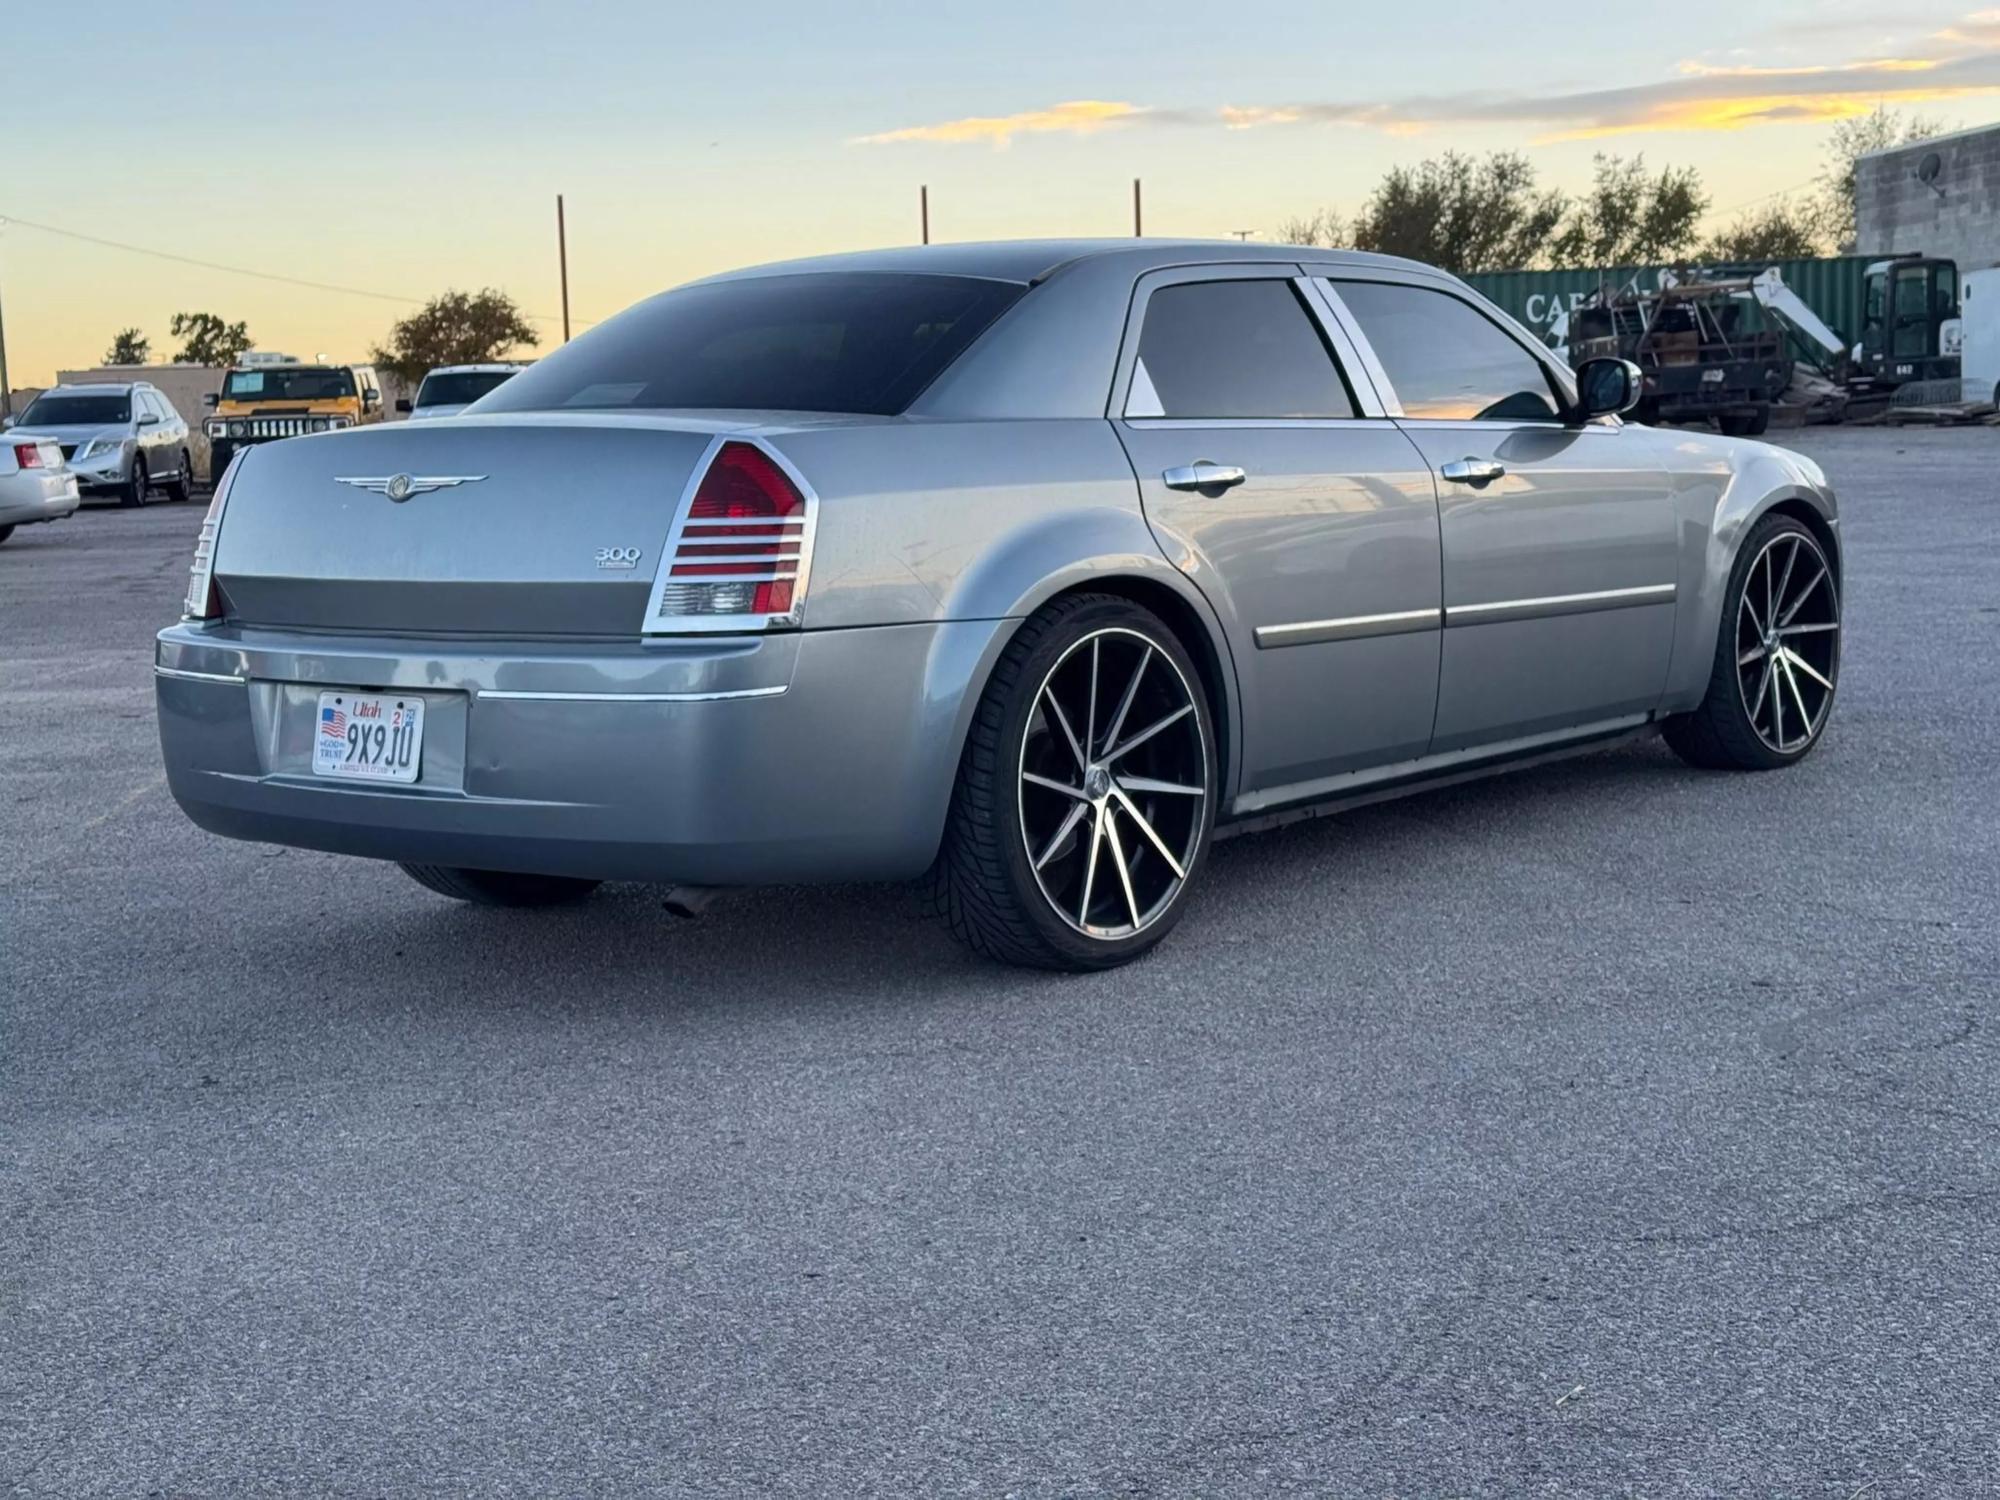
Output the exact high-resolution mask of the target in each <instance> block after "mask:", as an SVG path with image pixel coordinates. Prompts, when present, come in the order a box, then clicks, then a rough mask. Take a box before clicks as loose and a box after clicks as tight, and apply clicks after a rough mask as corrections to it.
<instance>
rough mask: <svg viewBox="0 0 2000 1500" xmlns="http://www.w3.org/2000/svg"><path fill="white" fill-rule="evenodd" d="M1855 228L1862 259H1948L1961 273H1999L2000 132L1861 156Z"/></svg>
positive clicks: (1969, 133)
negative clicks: (1897, 255) (1896, 256)
mask: <svg viewBox="0 0 2000 1500" xmlns="http://www.w3.org/2000/svg"><path fill="white" fill-rule="evenodd" d="M1854 226H1855V249H1856V250H1857V251H1858V252H1859V253H1860V254H1863V255H1888V254H1892V253H1908V252H1915V253H1917V254H1920V255H1934V256H1942V257H1945V258H1948V259H1951V260H1955V261H1957V262H1958V268H1959V270H1960V271H1961V272H1965V271H1978V270H1984V269H1986V268H1987V267H1989V266H2000V125H1982V126H1980V127H1978V128H1977V129H1974V130H1961V131H1959V132H1958V133H1957V134H1956V135H1946V136H1938V137H1936V138H1934V139H1932V140H1928V141H1919V142H1917V143H1916V144H1915V145H1913V146H1894V147H1891V148H1890V149H1889V150H1887V151H1875V152H1871V153H1870V154H1869V155H1867V156H1864V157H1861V158H1860V159H1859V160H1858V161H1857V162H1856V163H1855V169H1854Z"/></svg>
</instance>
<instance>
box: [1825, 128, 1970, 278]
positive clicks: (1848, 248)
mask: <svg viewBox="0 0 2000 1500" xmlns="http://www.w3.org/2000/svg"><path fill="white" fill-rule="evenodd" d="M1947 129H1949V127H1948V126H1947V125H1946V124H1945V123H1944V122H1943V121H1942V120H1934V119H1931V118H1930V117H1928V116H1926V115H1903V114H1900V113H1898V112H1897V111H1895V110H1892V109H1890V108H1888V107H1887V106H1886V105H1880V104H1878V105H1877V106H1876V107H1875V108H1874V109H1873V110H1871V111H1870V112H1869V113H1867V114H1865V115H1856V116H1855V117H1854V118H1853V119H1851V120H1842V121H1840V122H1839V123H1838V124H1836V125H1835V126H1834V127H1833V130H1832V131H1831V132H1830V133H1829V134H1828V136H1827V138H1826V170H1825V171H1824V172H1821V173H1820V176H1819V184H1820V203H1821V218H1822V222H1823V224H1824V229H1825V238H1826V239H1827V240H1828V241H1829V242H1830V243H1831V244H1832V245H1833V246H1834V247H1835V248H1836V249H1838V250H1839V251H1840V252H1841V253H1842V254H1847V253H1850V252H1852V251H1853V249H1854V180H1855V171H1854V163H1855V162H1856V161H1857V160H1858V159H1859V158H1861V157H1863V156H1866V155H1867V154H1868V153H1869V152H1871V151H1886V150H1888V149H1889V148H1890V147H1891V146H1913V145H1915V144H1916V143H1917V142H1918V141H1927V140H1929V139H1930V138H1931V137H1932V136H1938V135H1943V134H1944V133H1945V131H1946V130H1947Z"/></svg>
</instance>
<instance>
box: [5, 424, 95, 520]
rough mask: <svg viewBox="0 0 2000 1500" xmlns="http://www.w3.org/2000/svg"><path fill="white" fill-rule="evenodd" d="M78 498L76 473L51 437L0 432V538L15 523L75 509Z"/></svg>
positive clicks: (56, 517)
mask: <svg viewBox="0 0 2000 1500" xmlns="http://www.w3.org/2000/svg"><path fill="white" fill-rule="evenodd" d="M78 498H79V497H78V494H77V488H76V475H74V474H72V473H71V472H70V470H69V466H68V465H67V464H66V463H64V462H63V455H62V446H61V444H59V443H58V442H57V441H56V440H55V439H54V438H52V437H42V436H40V435H38V434H35V433H30V432H22V431H18V430H14V429H9V430H8V431H6V432H0V542H4V541H6V540H7V538H8V537H10V536H12V535H13V534H14V528H15V527H16V526H28V525H32V524H33V523H34V522H36V521H59V520H61V519H62V518H63V517H64V516H67V515H69V514H71V513H72V512H74V511H75V510H76V507H77V500H78Z"/></svg>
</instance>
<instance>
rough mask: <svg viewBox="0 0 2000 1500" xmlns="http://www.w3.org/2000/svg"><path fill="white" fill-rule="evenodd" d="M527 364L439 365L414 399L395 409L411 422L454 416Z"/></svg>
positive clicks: (427, 377) (523, 368)
mask: <svg viewBox="0 0 2000 1500" xmlns="http://www.w3.org/2000/svg"><path fill="white" fill-rule="evenodd" d="M526 368H527V366H526V365H517V364H492V365H439V366H438V367H437V368H436V369H435V370H433V371H431V372H430V374H428V375H426V376H425V377H424V383H423V384H422V385H420V386H418V387H417V399H416V400H415V401H414V402H411V401H407V400H404V401H398V402H397V403H396V410H397V411H400V412H405V413H407V414H408V415H409V418H410V420H411V421H412V422H414V421H417V420H419V419H421V418H425V417H455V416H457V415H458V414H459V413H460V412H462V411H464V410H465V409H466V407H468V406H470V405H471V404H472V403H473V402H475V401H477V400H478V399H479V398H480V397H481V396H483V395H485V394H486V393H487V392H488V391H490V390H493V389H494V388H496V387H498V386H502V385H505V384H506V383H507V382H508V381H509V380H511V379H512V378H513V377H514V376H515V375H516V374H518V373H519V372H520V371H522V370H525V369H526Z"/></svg>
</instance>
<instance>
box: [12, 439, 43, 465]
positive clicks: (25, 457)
mask: <svg viewBox="0 0 2000 1500" xmlns="http://www.w3.org/2000/svg"><path fill="white" fill-rule="evenodd" d="M14 462H15V463H17V464H19V465H20V466H21V467H22V468H24V469H39V468H40V467H41V466H42V450H41V446H40V445H39V444H37V443H16V444H15V445H14Z"/></svg>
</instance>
